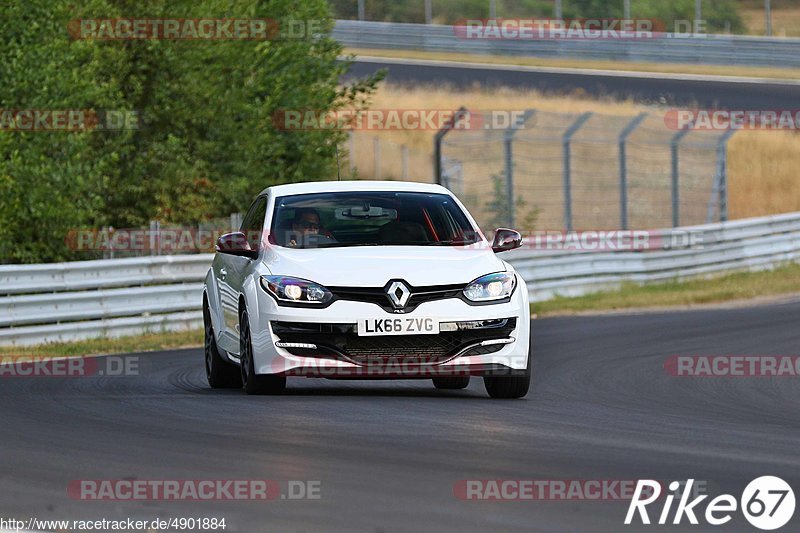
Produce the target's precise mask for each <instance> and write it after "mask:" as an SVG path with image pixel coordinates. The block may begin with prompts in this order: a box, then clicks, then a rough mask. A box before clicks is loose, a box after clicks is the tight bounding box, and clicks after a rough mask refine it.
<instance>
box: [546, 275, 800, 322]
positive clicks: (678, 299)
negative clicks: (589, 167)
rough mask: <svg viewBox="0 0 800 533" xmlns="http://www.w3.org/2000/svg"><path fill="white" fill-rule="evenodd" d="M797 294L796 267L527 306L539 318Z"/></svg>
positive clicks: (632, 286)
mask: <svg viewBox="0 0 800 533" xmlns="http://www.w3.org/2000/svg"><path fill="white" fill-rule="evenodd" d="M798 292H800V265H797V264H790V265H786V266H782V267H779V268H776V269H775V270H770V271H763V272H740V273H735V274H727V275H724V276H719V277H715V278H710V279H699V278H698V279H691V280H687V281H671V282H667V283H658V284H653V285H645V286H641V285H636V284H634V283H628V284H625V285H623V287H621V288H620V289H619V290H616V291H607V292H598V293H594V294H587V295H585V296H577V297H573V298H564V297H558V298H554V299H552V300H548V301H546V302H538V303H534V304H532V305H531V311H532V312H534V313H536V314H538V315H539V316H555V315H570V314H576V313H581V312H589V311H613V310H620V309H635V308H647V307H650V308H652V307H687V306H693V305H698V304H711V303H721V302H730V301H734V300H746V299H753V298H757V297H763V296H775V295H781V294H791V293H798Z"/></svg>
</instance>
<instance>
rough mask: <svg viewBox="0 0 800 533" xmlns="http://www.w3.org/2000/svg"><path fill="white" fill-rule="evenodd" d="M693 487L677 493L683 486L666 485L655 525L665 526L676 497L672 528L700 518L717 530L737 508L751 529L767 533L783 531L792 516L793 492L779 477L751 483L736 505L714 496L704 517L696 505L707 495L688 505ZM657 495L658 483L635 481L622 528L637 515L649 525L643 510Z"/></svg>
mask: <svg viewBox="0 0 800 533" xmlns="http://www.w3.org/2000/svg"><path fill="white" fill-rule="evenodd" d="M693 484H694V479H689V480H688V481H687V482H686V488H685V489H683V490H682V489H681V487H682V485H683V484H682V483H679V482H678V481H673V482H672V483H670V484H669V490H670V491H671V492H672V494H667V496H666V498H664V506H663V507H662V509H661V513H660V515H659V516H658V521H657V522H656V523H658V524H661V525H664V524H667V523H669V519H670V514H672V504H673V501H674V500H675V496H676V495H677V496H678V498H679V501H678V505H677V507H676V508H675V511H674V515H672V522H671V523H672V524H674V525H677V524H680V523H681V520H682V519H683V518H684V517H686V519H687V520H688V521H689V523H690V524H694V525H697V524H698V523H699V522H698V519H697V516H698V515H700V516H701V517H703V518H705V521H706V522H707V523H708V524H711V525H713V526H721V525H723V524H726V523H728V522H730V520H731V518H732V517H733V513H735V512H736V510H737V507H739V506H741V510H742V514H744V517H745V518H746V519H747V521H748V522H750V524H751V525H753V526H754V527H757V528H758V529H762V530H766V531H770V530H774V529H778V528H780V527H783V526H784V525H786V523H787V522H789V520H791V519H792V515H794V507H795V499H794V491H792V487H790V486H789V484H788V483H786V482H785V481H784V480H782V479H781V478H779V477H775V476H762V477H760V478H756V479H754V480H753V481H751V482H750V483H749V484H748V485H747V487H745V489H744V492H742V497H741V499H740V500H739V501H737V500H736V498H735V497H733V496H732V495H730V494H722V495H720V496H717V497H716V498H714V499H712V500H711V501H709V502H708V503H707V505H706V507H705V513H702V514H701V512H700V507H701V505H700V504H701V503H703V500H705V499H706V498H708V495H705V494H704V495H701V496H697V497H695V498H694V499H693V500H691V501H689V497H690V496H691V495H692V485H693ZM661 492H662V487H661V484H660V483H659V482H658V481H654V480H649V479H645V480H639V482H638V483H637V484H636V489H635V490H634V493H633V499H631V504H630V506H629V507H628V514H627V516H625V524H626V525H630V524H631V523H632V522H633V521H634V517H635V516H636V515H637V514H638V516H639V519H640V520H641V523H642V524H650V523H651V522H650V516H649V514H648V509H647V506H648V505H651V504H653V503H654V502H656V501H657V500H658V499H659V498H660V497H661ZM654 507H655V506H654ZM651 510H654V509H651Z"/></svg>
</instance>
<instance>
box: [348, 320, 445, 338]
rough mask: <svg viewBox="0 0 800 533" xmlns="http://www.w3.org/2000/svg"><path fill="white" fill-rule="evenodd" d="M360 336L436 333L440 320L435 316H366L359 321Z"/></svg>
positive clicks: (358, 330)
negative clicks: (434, 317)
mask: <svg viewBox="0 0 800 533" xmlns="http://www.w3.org/2000/svg"><path fill="white" fill-rule="evenodd" d="M356 329H357V332H358V335H359V336H360V337H368V336H373V335H436V334H438V333H439V321H438V320H435V319H433V318H405V317H404V318H400V317H396V318H366V319H362V320H359V321H358V326H357V328H356Z"/></svg>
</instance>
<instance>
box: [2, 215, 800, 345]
mask: <svg viewBox="0 0 800 533" xmlns="http://www.w3.org/2000/svg"><path fill="white" fill-rule="evenodd" d="M680 231H681V232H682V234H693V235H695V236H696V237H697V242H699V243H700V244H701V246H698V247H694V248H692V247H688V246H682V247H676V248H673V249H663V250H658V251H647V252H588V251H584V252H574V251H539V250H530V249H524V248H523V249H520V250H516V251H514V252H511V253H509V254H508V255H507V256H506V258H507V259H508V260H509V261H510V262H511V263H512V264H514V266H515V268H516V269H517V270H518V271H519V273H520V274H521V275H522V276H523V277H524V278H525V280H526V281H527V282H528V285H529V289H530V296H531V299H532V301H542V300H546V299H548V298H551V297H553V296H555V295H564V296H575V295H580V294H585V293H589V292H594V291H598V290H604V289H611V288H615V287H618V286H620V285H621V284H622V283H624V282H636V283H648V282H657V281H663V280H670V279H683V278H687V277H692V276H698V275H706V274H713V273H719V272H727V271H735V270H758V269H767V268H772V267H773V266H775V265H779V264H783V263H786V262H790V261H792V262H800V213H790V214H785V215H776V216H769V217H761V218H754V219H746V220H736V221H731V222H723V223H715V224H705V225H701V226H694V227H684V228H680ZM672 235H674V230H663V231H660V232H656V234H655V235H654V237H656V238H662V239H665V238H670V237H671V236H672ZM211 259H212V256H211V255H208V254H204V255H184V256H156V257H142V258H133V259H109V260H102V261H80V262H74V263H58V264H48V265H3V266H0V345H19V346H21V345H30V344H39V343H43V342H54V341H71V340H77V339H86V338H93V337H101V336H109V337H117V336H122V335H133V334H139V333H142V332H147V331H150V332H153V331H172V330H178V329H186V328H199V327H201V326H202V314H201V309H200V307H201V302H202V300H201V298H200V295H201V291H202V280H203V279H204V277H205V274H206V272H207V270H208V268H209V265H210V263H211Z"/></svg>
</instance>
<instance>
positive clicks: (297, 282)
mask: <svg viewBox="0 0 800 533" xmlns="http://www.w3.org/2000/svg"><path fill="white" fill-rule="evenodd" d="M261 286H262V287H264V290H265V291H267V292H268V293H270V294H271V295H272V296H274V297H275V299H276V300H278V302H287V303H300V304H311V305H313V304H325V303H328V302H329V301H331V298H333V293H331V291H329V290H328V289H326V288H325V287H323V286H322V285H319V284H318V283H314V282H313V281H308V280H307V279H300V278H292V277H289V276H261Z"/></svg>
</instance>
